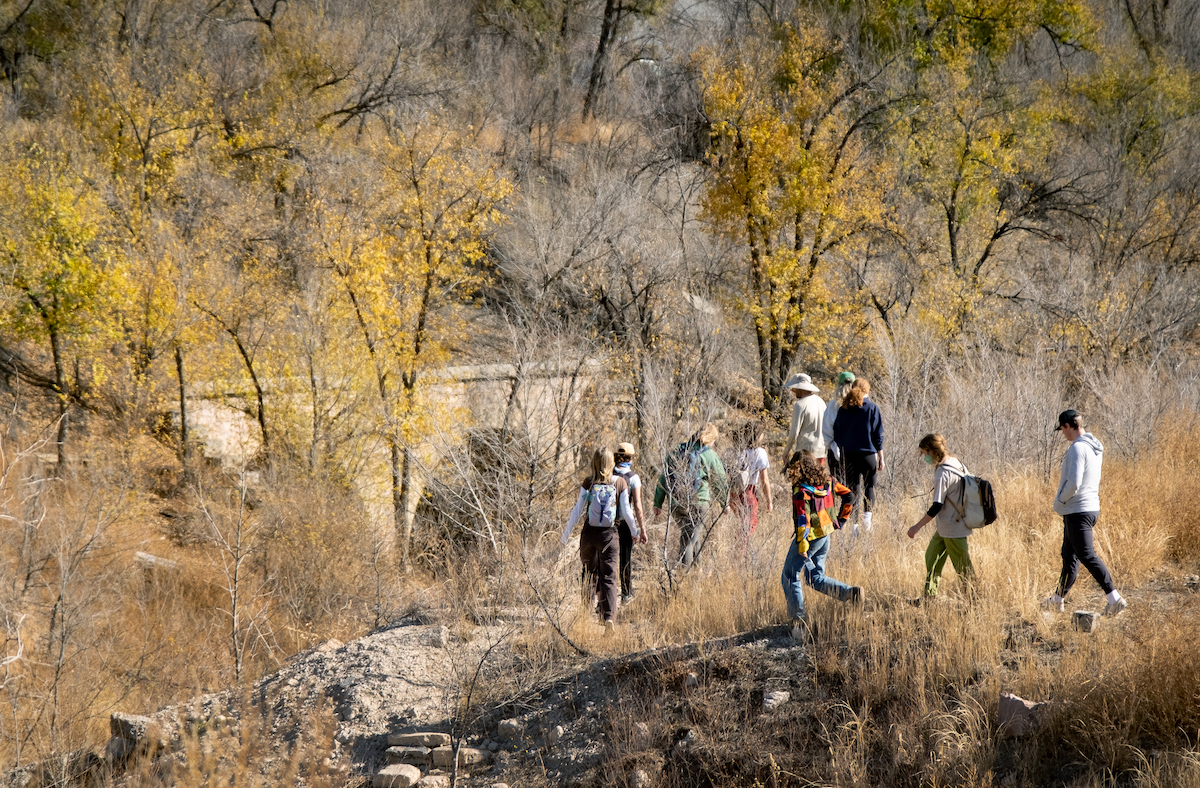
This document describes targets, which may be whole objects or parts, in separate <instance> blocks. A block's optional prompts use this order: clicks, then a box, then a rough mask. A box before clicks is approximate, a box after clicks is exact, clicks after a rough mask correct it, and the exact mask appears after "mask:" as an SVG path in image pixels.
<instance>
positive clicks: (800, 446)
mask: <svg viewBox="0 0 1200 788" xmlns="http://www.w3.org/2000/svg"><path fill="white" fill-rule="evenodd" d="M784 388H786V389H787V390H788V391H790V392H792V395H793V396H794V397H795V398H796V401H795V402H793V403H792V424H791V426H790V427H788V437H787V443H785V444H784V445H783V457H784V459H785V460H786V459H787V458H788V457H791V456H792V452H793V451H811V452H812V453H813V454H814V455H815V456H817V457H819V458H821V462H824V461H825V440H824V438H822V437H821V422H822V420H823V419H824V418H825V401H824V400H822V399H821V398H820V397H818V396H817V392H819V391H820V389H819V388H817V387H816V386H815V385H813V382H812V378H811V377H809V376H808V375H806V374H804V373H803V372H801V373H800V374H798V375H792V377H790V378H789V379H788V382H787V383H785V384H784Z"/></svg>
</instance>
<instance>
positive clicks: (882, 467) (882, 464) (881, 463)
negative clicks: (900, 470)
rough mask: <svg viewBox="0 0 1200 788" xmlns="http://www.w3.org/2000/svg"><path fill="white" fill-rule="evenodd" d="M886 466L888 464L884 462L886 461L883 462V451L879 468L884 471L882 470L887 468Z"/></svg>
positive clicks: (880, 454)
mask: <svg viewBox="0 0 1200 788" xmlns="http://www.w3.org/2000/svg"><path fill="white" fill-rule="evenodd" d="M885 467H886V466H885V464H884V462H883V452H879V470H881V471H882V470H884V469H885Z"/></svg>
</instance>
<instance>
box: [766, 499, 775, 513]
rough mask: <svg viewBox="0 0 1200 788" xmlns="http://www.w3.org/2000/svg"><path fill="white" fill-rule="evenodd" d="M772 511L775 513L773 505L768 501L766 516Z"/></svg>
mask: <svg viewBox="0 0 1200 788" xmlns="http://www.w3.org/2000/svg"><path fill="white" fill-rule="evenodd" d="M773 511H775V504H774V503H772V502H770V501H768V502H767V514H770V513H771V512H773Z"/></svg>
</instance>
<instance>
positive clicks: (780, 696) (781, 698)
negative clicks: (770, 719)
mask: <svg viewBox="0 0 1200 788" xmlns="http://www.w3.org/2000/svg"><path fill="white" fill-rule="evenodd" d="M791 699H792V693H790V692H788V691H787V690H775V691H774V692H768V693H766V694H764V695H763V711H774V710H775V709H777V708H779V707H780V706H782V705H783V704H785V703H787V702H788V701H789V700H791Z"/></svg>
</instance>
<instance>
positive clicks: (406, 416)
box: [307, 120, 511, 564]
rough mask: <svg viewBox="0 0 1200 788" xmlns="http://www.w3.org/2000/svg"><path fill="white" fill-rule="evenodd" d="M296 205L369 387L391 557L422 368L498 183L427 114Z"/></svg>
mask: <svg viewBox="0 0 1200 788" xmlns="http://www.w3.org/2000/svg"><path fill="white" fill-rule="evenodd" d="M326 178H327V180H326V182H325V186H324V187H323V188H321V189H320V190H317V191H319V195H320V196H319V197H314V199H313V201H312V202H311V203H310V204H309V206H308V208H307V211H308V215H309V222H310V224H311V227H312V230H311V233H312V241H311V242H312V244H313V249H314V255H315V256H316V257H317V258H318V259H320V260H323V262H324V265H325V266H326V268H327V270H328V272H329V274H330V275H331V276H332V277H334V279H335V281H336V282H337V284H338V286H339V288H340V290H341V292H342V294H343V297H344V303H345V312H346V314H347V315H348V316H349V317H350V319H351V320H352V321H353V323H354V325H355V326H356V329H355V333H356V334H357V337H358V347H359V352H360V353H361V355H362V357H363V358H364V360H365V361H366V362H367V366H368V368H369V369H370V370H371V373H372V377H373V385H374V388H375V390H376V392H377V394H378V403H379V413H380V416H381V422H380V429H381V432H382V435H383V438H384V441H385V443H386V444H387V450H388V471H389V474H390V477H391V492H392V510H393V515H394V518H395V525H396V528H397V532H398V536H399V541H400V546H401V551H402V553H401V554H402V558H403V560H404V561H405V563H406V564H407V562H408V560H409V553H410V545H411V542H412V528H413V520H412V512H413V510H414V507H415V503H416V502H415V500H414V499H413V497H412V496H413V485H412V474H413V470H414V468H413V466H414V461H415V460H414V454H413V445H414V443H415V442H416V438H417V434H418V431H419V429H420V425H421V422H422V419H424V418H426V417H427V416H428V414H429V412H430V406H429V403H428V402H426V400H425V398H424V389H425V383H426V378H427V373H428V371H429V370H430V369H431V368H432V367H434V366H435V365H439V364H443V363H444V362H445V361H446V360H447V358H448V351H449V349H450V348H451V347H452V345H453V344H454V343H455V342H456V341H457V340H458V338H459V337H460V336H461V329H462V326H463V314H462V307H463V306H464V305H465V304H467V303H468V302H469V300H470V299H471V297H472V296H473V294H474V292H475V290H476V288H477V286H478V285H479V284H480V283H481V277H482V275H483V274H482V273H481V272H482V271H483V270H484V268H483V266H482V265H481V261H482V259H483V258H484V256H485V243H486V241H487V239H488V237H489V235H490V233H491V232H492V230H493V229H494V228H495V227H496V226H497V225H498V224H499V222H500V220H501V213H500V207H501V204H502V203H503V201H504V200H505V199H506V197H507V196H508V194H509V192H510V191H511V186H510V185H509V183H508V181H506V180H505V179H504V178H503V177H501V176H500V175H499V174H498V173H497V172H496V170H495V169H494V167H493V166H492V165H491V164H490V163H488V162H487V161H486V160H485V159H484V158H482V156H481V155H480V154H478V152H476V151H473V150H472V149H471V147H470V143H469V141H468V140H465V139H463V138H462V137H461V136H459V135H457V134H454V133H452V132H450V131H447V130H446V128H445V127H444V126H442V125H440V124H439V123H437V122H436V121H432V120H426V121H424V122H421V123H416V124H413V125H412V126H404V127H399V126H397V127H394V128H392V129H390V130H388V132H387V133H386V134H381V135H378V136H372V137H370V138H369V139H368V140H367V141H364V142H363V143H362V144H361V145H359V146H358V147H357V149H355V150H353V151H350V152H349V153H343V154H340V155H339V156H338V157H337V160H336V161H331V162H330V165H329V167H328V168H327V175H326Z"/></svg>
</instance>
